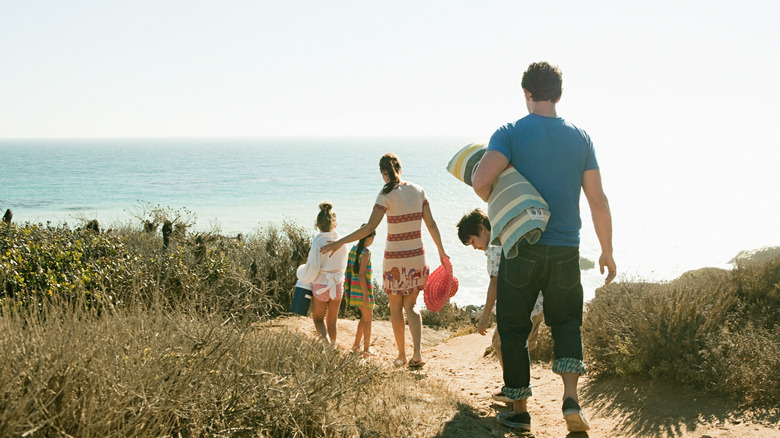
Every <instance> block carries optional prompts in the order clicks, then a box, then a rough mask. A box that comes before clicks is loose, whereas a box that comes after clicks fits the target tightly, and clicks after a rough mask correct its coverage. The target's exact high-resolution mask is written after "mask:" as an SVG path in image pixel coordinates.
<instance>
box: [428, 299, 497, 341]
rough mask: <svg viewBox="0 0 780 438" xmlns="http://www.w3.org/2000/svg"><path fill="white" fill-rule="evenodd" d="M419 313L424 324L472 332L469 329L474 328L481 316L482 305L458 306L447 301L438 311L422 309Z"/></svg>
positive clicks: (454, 330) (455, 330)
mask: <svg viewBox="0 0 780 438" xmlns="http://www.w3.org/2000/svg"><path fill="white" fill-rule="evenodd" d="M420 314H421V315H422V322H423V324H424V325H427V326H430V327H434V328H439V329H446V330H450V331H453V332H459V331H462V332H463V333H464V334H468V333H473V331H469V330H470V329H471V328H476V325H477V324H478V323H479V318H480V317H482V307H477V306H471V305H469V306H464V307H458V305H457V304H455V303H452V302H450V301H447V302H446V303H445V304H444V306H443V307H442V308H441V310H439V311H438V312H431V311H430V310H428V309H423V310H422V311H420ZM466 332H468V333H466Z"/></svg>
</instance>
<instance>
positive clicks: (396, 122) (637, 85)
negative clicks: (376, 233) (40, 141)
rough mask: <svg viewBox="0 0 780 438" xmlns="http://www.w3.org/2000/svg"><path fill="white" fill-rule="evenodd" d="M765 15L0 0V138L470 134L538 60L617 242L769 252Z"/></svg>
mask: <svg viewBox="0 0 780 438" xmlns="http://www.w3.org/2000/svg"><path fill="white" fill-rule="evenodd" d="M778 17H780V3H778V2H771V1H766V0H743V1H740V2H726V1H721V0H713V1H703V0H692V1H679V0H657V1H653V2H626V1H604V0H594V1H588V2H583V1H581V0H560V1H543V2H523V1H508V0H495V1H493V0H488V1H485V0H480V1H459V0H427V1H426V0H415V1H408V0H396V1H393V2H378V1H372V0H359V1H358V0H355V1H345V0H330V1H327V2H325V1H300V0H285V1H274V2H270V1H264V0H258V1H240V0H235V1H233V0H231V1H202V0H187V1H165V0H154V1H151V0H132V1H125V0H111V1H105V0H94V1H83V0H69V1H67V2H64V1H59V0H57V1H41V0H24V1H17V0H0V139H14V138H63V137H66V138H84V137H98V138H117V137H220V136H240V137H269V136H271V137H272V136H296V137H300V136H401V137H415V136H448V137H462V138H464V139H467V140H479V139H487V138H489V137H490V135H491V134H492V132H493V131H494V130H495V129H496V128H497V127H498V126H500V125H502V124H504V123H507V122H511V121H514V120H517V119H518V118H520V117H522V116H524V115H525V114H526V113H527V110H526V108H525V104H524V101H523V95H522V90H521V86H520V81H521V77H522V73H523V71H524V70H525V69H526V67H527V66H528V64H530V63H531V62H535V61H541V60H544V61H548V62H550V63H552V64H555V65H557V66H559V67H560V68H561V69H562V71H563V79H564V82H563V86H564V91H563V97H562V99H561V101H560V103H559V104H558V114H559V115H560V116H562V117H564V118H566V119H568V120H569V121H572V122H574V123H575V124H576V125H577V126H579V127H581V128H583V129H585V130H586V131H587V132H588V133H589V134H590V136H591V138H592V139H593V141H594V144H595V147H596V151H597V155H598V159H599V164H600V166H601V169H602V177H603V180H604V186H605V189H606V191H607V193H608V194H610V203H611V205H613V216H614V221H615V234H616V237H615V239H616V241H620V242H621V243H622V245H624V246H628V245H630V240H631V236H633V235H636V233H658V234H659V242H663V243H661V245H662V247H661V248H659V249H658V251H660V253H661V254H663V251H666V250H667V248H666V247H667V246H668V247H669V248H668V251H670V252H673V251H680V250H685V248H676V247H673V245H670V244H668V243H667V242H670V241H672V242H674V241H680V242H682V241H684V242H686V244H687V245H688V248H690V247H697V248H698V250H699V251H702V250H704V251H706V250H708V249H709V245H717V244H719V242H721V241H728V242H732V243H731V245H732V246H733V250H736V249H737V248H739V249H746V248H753V247H756V246H760V245H761V244H765V243H771V244H780V221H778V220H777V217H778V216H780V202H778V196H777V195H776V190H777V187H780V147H778V146H780V130H778V129H777V126H778V120H780V110H778V103H780V85H778V80H779V79H780V50H779V49H780V26H778V25H777V19H778ZM1 161H2V157H0V162H1ZM616 188H618V189H620V190H615V189H616ZM611 194H615V195H614V196H612V195H611ZM628 206H630V208H626V207H628ZM658 224H662V226H659V225H658ZM661 234H663V239H661V238H660V237H661V236H660V235H661ZM642 251H643V250H642ZM730 251H731V249H730ZM635 252H636V253H638V252H641V251H640V250H637V251H635ZM654 256H655V254H654Z"/></svg>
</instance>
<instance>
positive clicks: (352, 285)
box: [344, 245, 374, 309]
mask: <svg viewBox="0 0 780 438" xmlns="http://www.w3.org/2000/svg"><path fill="white" fill-rule="evenodd" d="M366 252H368V248H363V251H362V253H361V255H360V256H361V257H362V256H363V254H365V253H366ZM356 253H357V245H355V246H353V247H352V250H351V251H349V258H348V259H347V269H346V271H344V295H345V296H346V297H347V299H348V300H349V301H348V304H349V305H350V306H355V307H360V306H362V305H363V297H364V294H363V289H362V288H361V287H360V276H359V275H358V273H357V272H353V271H352V267H353V266H355V260H357V254H356ZM366 284H367V285H368V308H369V309H373V308H374V293H373V292H372V291H371V257H369V258H368V263H367V264H366Z"/></svg>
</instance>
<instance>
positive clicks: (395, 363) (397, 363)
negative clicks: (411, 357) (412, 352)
mask: <svg viewBox="0 0 780 438" xmlns="http://www.w3.org/2000/svg"><path fill="white" fill-rule="evenodd" d="M404 365H406V362H405V361H404V360H403V359H397V358H396V359H395V360H394V361H393V366H394V367H396V368H399V367H402V366H404Z"/></svg>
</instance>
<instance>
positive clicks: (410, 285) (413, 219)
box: [322, 154, 449, 368]
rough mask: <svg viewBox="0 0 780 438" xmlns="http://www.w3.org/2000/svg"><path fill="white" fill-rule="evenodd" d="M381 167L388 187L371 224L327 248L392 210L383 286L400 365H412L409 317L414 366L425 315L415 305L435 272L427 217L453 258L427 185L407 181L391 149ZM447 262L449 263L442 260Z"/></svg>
mask: <svg viewBox="0 0 780 438" xmlns="http://www.w3.org/2000/svg"><path fill="white" fill-rule="evenodd" d="M379 170H380V172H381V173H382V178H383V179H384V181H385V186H384V188H382V191H381V192H380V193H379V196H377V198H376V203H375V204H374V209H373V211H372V212H371V217H370V218H369V219H368V223H366V225H364V226H362V227H360V228H358V229H357V230H355V231H354V232H352V233H351V234H348V235H347V236H345V237H342V238H341V239H339V240H337V241H335V242H333V243H330V244H328V245H325V246H323V247H322V252H323V253H325V252H333V251H334V250H336V249H338V248H340V247H341V246H342V245H345V244H347V243H350V242H354V241H356V240H359V239H362V238H363V237H365V236H367V235H369V234H370V233H372V232H373V231H374V230H375V229H376V227H377V226H378V225H379V224H380V223H381V222H382V217H383V216H385V215H387V243H386V245H385V254H384V260H383V266H382V290H384V292H385V293H386V294H387V296H388V299H389V303H390V322H391V323H392V326H393V335H394V337H395V343H396V346H397V347H398V357H396V359H395V361H394V362H393V364H394V365H396V366H403V365H404V364H406V363H407V362H406V348H405V347H406V346H405V341H406V335H405V328H404V327H405V324H404V314H403V312H404V311H406V316H407V318H408V320H409V331H410V332H411V334H412V341H413V344H414V352H413V354H412V358H411V360H409V366H410V367H413V368H414V367H420V366H422V365H423V364H424V363H425V362H423V360H422V353H421V349H420V345H421V338H422V318H421V316H420V312H418V311H417V309H415V304H416V303H417V296H418V294H419V293H420V291H421V290H423V289H424V288H425V282H426V281H427V280H428V273H429V272H430V270H429V268H428V264H427V263H426V259H425V249H424V248H423V242H422V236H421V233H420V231H421V229H422V224H423V222H424V223H425V226H426V228H427V229H428V232H429V233H430V235H431V238H432V239H433V242H434V243H435V244H436V248H437V250H438V252H439V258H440V259H442V260H443V259H444V258H449V256H447V253H446V252H445V251H444V246H443V245H442V241H441V235H440V234H439V228H438V227H437V225H436V221H435V220H434V219H433V215H432V214H431V208H430V205H429V204H428V199H427V198H426V197H425V192H424V191H423V189H422V187H420V186H418V185H416V184H413V183H410V182H407V181H402V180H401V162H400V160H398V157H396V156H395V155H393V154H385V155H384V156H383V157H382V158H381V159H380V160H379ZM442 263H443V262H442Z"/></svg>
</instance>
